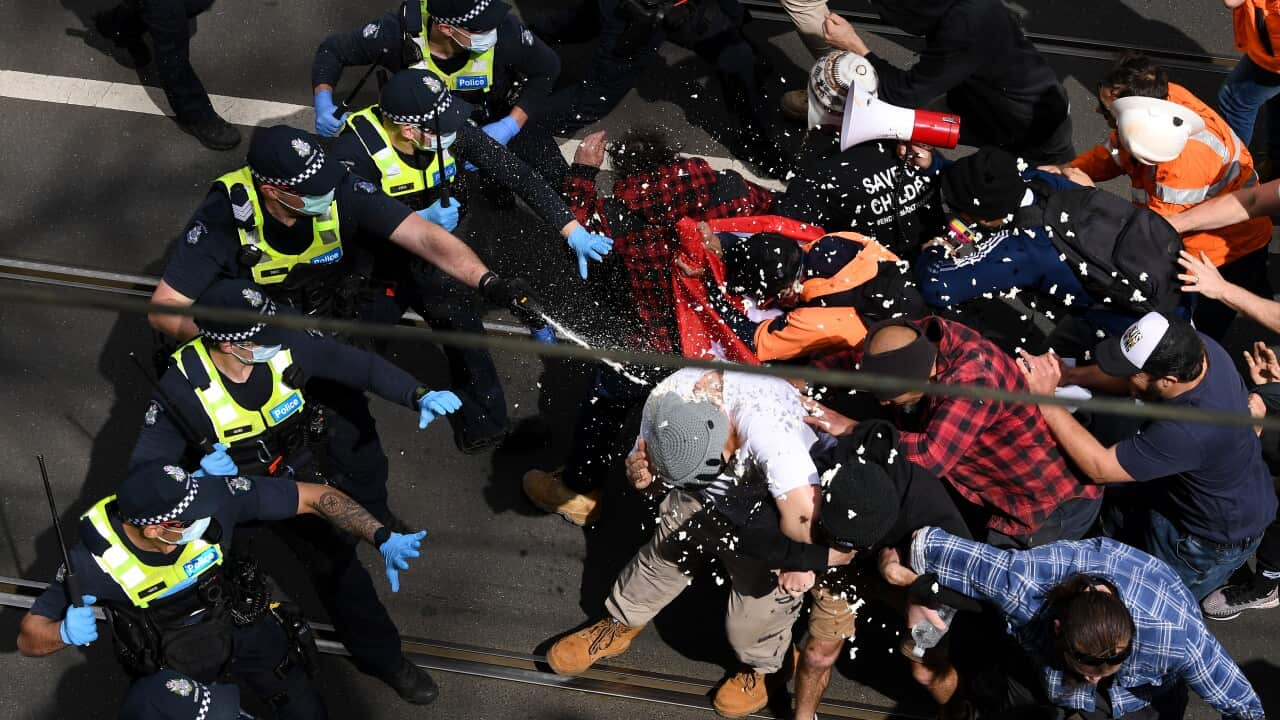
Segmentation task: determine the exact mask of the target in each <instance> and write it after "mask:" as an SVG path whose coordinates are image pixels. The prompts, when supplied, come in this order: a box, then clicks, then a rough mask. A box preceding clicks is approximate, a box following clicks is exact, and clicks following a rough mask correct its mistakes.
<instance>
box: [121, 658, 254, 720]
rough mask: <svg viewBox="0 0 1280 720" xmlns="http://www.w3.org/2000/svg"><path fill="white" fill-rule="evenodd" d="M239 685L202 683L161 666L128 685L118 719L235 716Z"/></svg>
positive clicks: (222, 718) (233, 719)
mask: <svg viewBox="0 0 1280 720" xmlns="http://www.w3.org/2000/svg"><path fill="white" fill-rule="evenodd" d="M238 717H240V688H238V687H236V686H235V685H233V684H229V683H214V684H212V685H205V684H204V683H199V682H196V681H195V680H192V679H191V678H189V677H187V676H186V675H182V674H181V673H177V672H174V671H173V670H167V669H162V670H160V671H158V672H156V673H154V674H152V675H148V676H146V677H143V678H139V679H137V680H135V681H134V682H133V685H132V686H130V687H129V694H128V695H126V696H125V699H124V705H123V706H122V707H121V708H120V720H236V718H238Z"/></svg>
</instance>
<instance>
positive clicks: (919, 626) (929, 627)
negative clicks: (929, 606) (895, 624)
mask: <svg viewBox="0 0 1280 720" xmlns="http://www.w3.org/2000/svg"><path fill="white" fill-rule="evenodd" d="M955 616H956V609H955V608H953V607H950V606H947V605H941V606H939V607H938V617H940V618H942V622H943V623H945V624H946V626H947V627H948V628H950V627H951V618H954V617H955ZM945 634H947V631H946V630H939V629H938V628H936V627H934V626H933V623H931V622H929V621H928V620H921V621H920V622H918V623H916V624H915V625H913V626H911V642H912V645H913V647H912V648H911V654H912V655H915V656H916V657H918V658H922V657H924V651H925V650H928V649H929V648H931V647H934V646H935V645H937V644H938V643H939V642H940V641H941V640H942V636H943V635H945Z"/></svg>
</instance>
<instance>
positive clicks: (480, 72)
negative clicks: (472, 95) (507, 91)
mask: <svg viewBox="0 0 1280 720" xmlns="http://www.w3.org/2000/svg"><path fill="white" fill-rule="evenodd" d="M419 4H420V6H421V8H422V29H421V30H419V31H418V34H417V35H415V36H413V38H412V39H413V44H415V45H417V46H418V50H419V52H420V53H421V55H422V60H420V61H419V62H416V63H414V64H413V65H412V66H411V67H412V68H414V69H415V70H430V71H431V72H433V73H435V74H436V75H438V76H439V77H440V78H442V79H443V80H444V82H445V85H446V86H447V87H448V88H449V90H450V91H451V92H457V91H459V90H479V91H481V92H489V91H490V90H492V89H493V51H494V50H497V49H498V47H497V46H496V45H495V46H494V47H491V48H489V49H488V50H485V51H484V52H478V53H469V57H468V58H467V62H466V64H465V65H463V66H462V67H461V68H459V69H458V70H457V72H453V73H446V72H444V71H443V70H441V69H440V67H439V66H438V65H436V61H435V58H433V57H431V47H430V45H428V43H427V34H428V33H429V32H430V27H431V24H430V23H428V22H427V18H429V17H430V13H429V12H428V11H427V0H420V3H419Z"/></svg>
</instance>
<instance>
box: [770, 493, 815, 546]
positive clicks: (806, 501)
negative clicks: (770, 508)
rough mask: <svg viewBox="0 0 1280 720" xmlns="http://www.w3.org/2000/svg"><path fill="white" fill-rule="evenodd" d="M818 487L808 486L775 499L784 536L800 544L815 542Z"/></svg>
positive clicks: (779, 523) (779, 524)
mask: <svg viewBox="0 0 1280 720" xmlns="http://www.w3.org/2000/svg"><path fill="white" fill-rule="evenodd" d="M818 488H819V486H818V485H806V486H805V487H802V488H796V489H795V490H790V491H788V492H787V494H785V495H782V496H779V497H776V498H774V501H775V502H776V503H777V504H778V514H779V515H780V516H781V517H780V518H779V520H778V526H779V527H781V528H782V534H783V535H786V536H787V537H788V538H789V539H791V540H793V541H795V542H799V543H812V542H813V518H814V515H816V514H817V512H818Z"/></svg>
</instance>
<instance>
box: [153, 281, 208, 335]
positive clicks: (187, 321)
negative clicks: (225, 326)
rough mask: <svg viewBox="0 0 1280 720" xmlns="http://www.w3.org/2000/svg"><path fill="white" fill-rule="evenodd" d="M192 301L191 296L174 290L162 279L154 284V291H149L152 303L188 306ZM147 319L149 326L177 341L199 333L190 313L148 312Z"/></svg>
mask: <svg viewBox="0 0 1280 720" xmlns="http://www.w3.org/2000/svg"><path fill="white" fill-rule="evenodd" d="M194 302H195V300H194V299H193V298H189V297H187V296H186V295H183V294H182V293H180V292H178V291H177V290H174V289H173V287H172V286H171V285H169V283H167V282H165V281H164V280H161V281H160V284H159V285H157V286H156V289H155V292H153V293H151V303H152V304H153V305H178V306H181V307H190V306H191V305H192V304H193V303H194ZM147 321H148V322H150V323H151V327H153V328H155V330H156V331H157V332H161V333H164V334H165V335H168V336H169V337H171V338H175V339H177V340H178V341H179V342H186V341H188V340H190V339H191V338H193V337H195V336H196V335H198V334H200V331H199V329H197V328H196V321H195V320H194V319H193V318H192V317H191V316H190V315H166V314H165V313H148V314H147Z"/></svg>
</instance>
